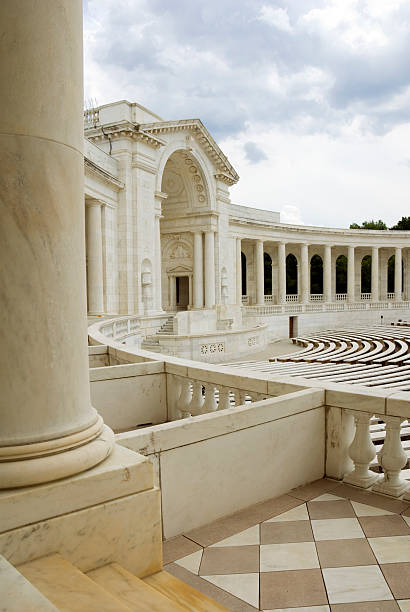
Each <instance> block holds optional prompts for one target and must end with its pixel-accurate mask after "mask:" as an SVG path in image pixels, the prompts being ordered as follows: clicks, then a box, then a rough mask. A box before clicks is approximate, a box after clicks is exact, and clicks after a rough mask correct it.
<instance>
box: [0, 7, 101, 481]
mask: <svg viewBox="0 0 410 612" xmlns="http://www.w3.org/2000/svg"><path fill="white" fill-rule="evenodd" d="M0 24H1V26H0V29H1V31H2V36H0V78H1V82H2V83H4V84H6V86H5V87H4V91H3V92H2V96H1V98H0V182H1V184H2V186H3V190H2V203H3V206H2V222H1V224H0V275H1V279H2V287H3V288H5V291H3V292H2V293H1V296H0V310H1V313H2V317H3V325H2V327H1V330H0V344H1V346H2V349H3V350H2V352H1V356H0V377H1V379H0V388H1V400H0V401H1V405H0V488H10V487H18V486H27V485H32V484H37V483H40V482H47V481H50V480H55V479H58V478H63V477H66V476H70V475H71V474H75V473H77V472H81V471H84V470H86V469H88V468H89V467H91V466H93V465H95V464H97V463H99V462H100V461H102V460H103V459H104V458H105V457H106V456H107V455H108V454H109V452H110V449H111V447H112V432H110V430H108V429H105V430H103V423H102V419H101V417H100V416H99V415H98V414H97V412H96V411H95V410H94V408H92V406H91V403H90V386H89V376H88V354H87V340H86V338H87V319H86V293H85V226H84V217H85V215H84V193H83V183H84V158H83V150H82V147H83V139H84V135H83V89H82V27H81V26H82V3H81V0H70V2H64V3H61V2H53V1H52V0H44V1H42V2H25V1H24V0H2V2H1V3H0ZM62 32H63V33H64V35H62ZM22 347H23V348H22Z"/></svg>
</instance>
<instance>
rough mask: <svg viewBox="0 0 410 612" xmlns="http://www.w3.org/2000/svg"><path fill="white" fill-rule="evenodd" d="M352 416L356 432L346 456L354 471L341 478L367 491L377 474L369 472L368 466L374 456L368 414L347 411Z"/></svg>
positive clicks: (374, 450) (374, 449) (374, 448)
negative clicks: (352, 464) (349, 459)
mask: <svg viewBox="0 0 410 612" xmlns="http://www.w3.org/2000/svg"><path fill="white" fill-rule="evenodd" d="M348 414H352V415H353V416H354V422H355V425H356V431H355V435H354V438H353V442H352V443H351V445H350V447H349V450H348V454H349V457H350V458H351V459H352V461H353V463H354V466H355V467H354V470H353V472H350V474H348V475H347V476H345V477H344V478H343V481H344V482H346V483H348V484H353V485H356V486H357V487H363V488H364V489H368V488H369V487H371V485H372V484H373V483H374V482H376V480H377V479H378V476H377V474H375V473H374V472H371V471H370V470H369V465H370V463H371V462H372V461H373V459H374V458H375V456H376V447H375V446H374V444H373V442H372V439H371V437H370V428H369V424H370V419H371V418H372V415H371V414H369V413H368V412H356V411H348Z"/></svg>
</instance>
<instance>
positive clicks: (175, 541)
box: [162, 536, 201, 565]
mask: <svg viewBox="0 0 410 612" xmlns="http://www.w3.org/2000/svg"><path fill="white" fill-rule="evenodd" d="M197 550H201V546H199V545H198V544H195V542H191V540H188V539H187V538H184V536H177V537H176V538H172V539H171V540H165V542H163V543H162V554H163V559H164V561H163V563H164V565H167V563H172V562H173V561H176V560H177V559H181V557H186V556H187V555H190V554H191V553H193V552H196V551H197Z"/></svg>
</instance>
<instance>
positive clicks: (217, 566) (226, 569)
mask: <svg viewBox="0 0 410 612" xmlns="http://www.w3.org/2000/svg"><path fill="white" fill-rule="evenodd" d="M251 572H259V546H222V547H220V548H205V550H204V554H203V556H202V563H201V567H200V568H199V575H200V576H213V575H214V574H248V573H251Z"/></svg>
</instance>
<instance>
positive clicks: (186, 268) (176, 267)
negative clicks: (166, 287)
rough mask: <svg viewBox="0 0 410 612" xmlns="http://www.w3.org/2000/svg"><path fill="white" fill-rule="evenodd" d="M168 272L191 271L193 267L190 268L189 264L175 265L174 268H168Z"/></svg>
mask: <svg viewBox="0 0 410 612" xmlns="http://www.w3.org/2000/svg"><path fill="white" fill-rule="evenodd" d="M168 272H172V273H173V274H181V272H182V273H184V272H186V273H190V272H192V269H191V268H188V266H174V267H173V268H168Z"/></svg>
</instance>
